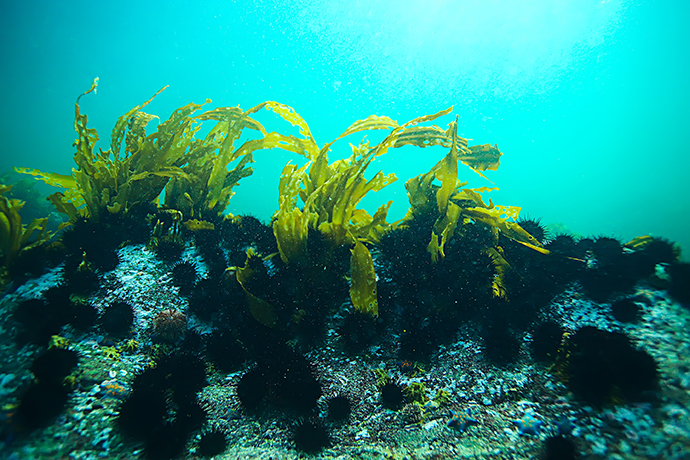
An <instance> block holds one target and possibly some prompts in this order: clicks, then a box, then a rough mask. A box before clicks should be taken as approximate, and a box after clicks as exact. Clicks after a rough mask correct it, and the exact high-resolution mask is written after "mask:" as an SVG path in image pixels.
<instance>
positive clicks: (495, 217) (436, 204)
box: [399, 117, 549, 297]
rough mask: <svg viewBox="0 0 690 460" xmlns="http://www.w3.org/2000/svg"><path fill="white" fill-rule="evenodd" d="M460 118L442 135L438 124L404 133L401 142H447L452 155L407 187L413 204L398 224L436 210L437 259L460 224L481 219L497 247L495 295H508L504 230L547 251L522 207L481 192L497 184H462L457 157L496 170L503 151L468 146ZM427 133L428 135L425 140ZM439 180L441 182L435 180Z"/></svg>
mask: <svg viewBox="0 0 690 460" xmlns="http://www.w3.org/2000/svg"><path fill="white" fill-rule="evenodd" d="M457 123H458V118H457V117H456V119H455V121H453V122H451V123H450V124H449V128H448V130H446V131H445V132H443V134H441V131H440V130H439V129H433V130H419V129H418V130H416V132H415V133H414V134H415V135H416V137H415V136H411V137H409V138H404V139H403V140H402V143H404V144H406V145H407V144H412V145H417V146H421V147H426V146H428V145H444V146H446V145H448V144H449V145H448V146H449V147H450V150H449V151H448V154H447V155H446V156H445V157H444V158H442V159H441V160H440V161H439V162H438V163H436V165H434V166H433V167H432V168H431V169H430V170H429V172H427V173H426V174H421V175H419V176H416V177H413V178H411V179H410V180H408V181H407V183H406V184H405V188H406V190H407V194H408V198H409V201H410V209H409V210H408V213H407V215H406V216H405V217H404V218H403V219H402V221H401V222H400V223H399V225H401V226H404V225H406V224H407V223H408V222H409V221H410V220H411V219H414V217H415V216H416V215H422V214H426V213H432V214H433V213H435V214H436V215H437V218H436V221H435V223H434V226H433V229H432V231H431V239H430V241H429V244H428V246H427V251H428V252H429V254H430V257H431V259H432V261H433V262H438V260H439V259H441V258H443V257H445V253H444V248H445V245H446V243H447V242H448V241H449V240H450V239H451V238H452V237H453V235H454V234H455V232H456V229H457V227H458V225H465V224H469V223H476V222H480V223H483V224H485V225H487V226H488V227H489V228H491V229H492V232H493V244H494V246H493V247H488V248H485V252H486V253H487V255H488V256H489V257H490V258H491V260H492V261H493V264H494V268H495V269H496V277H495V279H494V283H493V292H494V295H495V296H496V297H505V295H506V290H505V288H504V287H503V274H504V273H505V271H506V269H507V268H508V267H509V265H508V263H507V261H506V260H505V258H504V257H503V252H502V249H501V248H500V247H499V246H498V236H499V234H502V235H504V236H505V237H507V238H510V239H511V240H514V241H516V242H518V243H520V244H522V245H525V246H527V247H529V248H531V249H534V250H535V251H538V252H541V253H543V254H548V253H549V251H548V250H546V249H544V248H543V247H542V245H541V243H539V242H538V241H537V240H536V239H535V238H534V237H533V236H532V235H530V234H529V233H528V232H526V231H525V230H524V229H523V228H522V227H520V225H519V224H517V222H516V220H517V219H518V216H519V213H520V208H519V207H516V206H497V205H494V204H493V202H492V201H491V200H489V203H488V204H486V203H485V202H484V200H483V198H482V195H481V194H482V193H484V192H489V191H491V190H497V189H496V188H487V187H481V188H463V187H465V186H466V185H467V182H461V181H459V180H458V162H462V163H464V164H466V165H467V166H469V167H470V168H471V169H472V170H473V171H475V172H477V173H479V174H481V172H480V171H484V170H487V169H491V170H493V169H496V168H497V167H498V165H499V158H500V156H501V152H500V150H499V149H498V147H497V146H492V145H489V144H485V145H479V146H470V147H468V144H467V140H466V139H463V138H461V137H459V136H458V135H457V127H458V125H457ZM423 136H428V137H429V142H428V143H426V142H424V140H423V139H422V137H423ZM435 181H438V182H440V184H441V185H440V186H439V185H436V184H435V183H434V182H435Z"/></svg>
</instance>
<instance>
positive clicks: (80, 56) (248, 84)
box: [0, 0, 690, 259]
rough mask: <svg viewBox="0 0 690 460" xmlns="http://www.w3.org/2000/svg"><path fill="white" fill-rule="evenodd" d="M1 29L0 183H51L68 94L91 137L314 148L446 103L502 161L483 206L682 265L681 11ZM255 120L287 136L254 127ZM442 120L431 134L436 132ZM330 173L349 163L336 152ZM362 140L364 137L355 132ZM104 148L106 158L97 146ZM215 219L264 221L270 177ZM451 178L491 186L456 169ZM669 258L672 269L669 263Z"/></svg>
mask: <svg viewBox="0 0 690 460" xmlns="http://www.w3.org/2000/svg"><path fill="white" fill-rule="evenodd" d="M1 8H2V11H1V13H0V37H1V38H2V41H1V43H2V46H1V47H0V49H1V53H2V55H1V56H0V59H1V62H2V67H1V68H2V70H1V71H0V91H1V94H2V101H3V104H4V107H3V110H2V114H1V115H0V117H1V118H0V136H1V138H2V144H1V147H0V148H1V150H0V172H2V171H6V170H7V169H9V168H11V167H12V166H27V167H32V168H38V169H41V170H47V171H57V172H61V173H68V172H69V170H70V168H71V167H72V164H73V163H72V153H73V150H72V147H71V145H72V142H73V140H74V137H75V135H74V132H73V125H72V124H73V117H74V105H73V104H74V100H75V98H76V96H77V95H78V94H79V93H81V92H83V91H85V90H86V89H88V87H89V85H90V83H91V81H92V80H93V78H94V77H96V76H98V77H99V78H100V86H99V88H98V94H96V95H93V94H91V95H89V96H87V97H85V98H83V99H82V102H83V103H82V109H83V111H84V112H86V113H87V114H88V115H89V121H90V124H91V126H93V127H95V128H97V129H98V131H99V132H100V134H101V138H102V139H107V138H108V136H109V132H110V129H111V128H112V126H113V124H114V122H115V121H116V119H117V117H118V116H120V115H121V114H123V113H125V112H126V111H127V110H129V109H130V108H131V107H133V106H135V105H137V104H139V103H141V102H143V101H145V100H146V99H148V98H149V97H150V96H151V95H152V94H154V93H155V92H156V91H157V90H158V89H159V88H161V87H162V86H164V85H170V88H168V89H167V90H166V91H165V92H164V93H162V94H161V95H160V96H158V97H157V98H156V100H155V101H154V102H153V103H152V104H151V105H150V106H148V107H147V109H146V110H147V111H148V112H149V113H154V114H157V115H159V116H160V117H161V118H162V119H166V118H167V117H168V116H169V114H170V113H171V111H172V110H174V109H175V108H177V107H179V106H182V105H185V104H187V103H189V102H197V103H201V102H203V101H204V100H205V99H206V98H210V99H212V100H213V102H212V104H209V107H213V106H227V105H237V104H240V106H241V107H242V108H244V109H247V108H249V107H252V106H254V105H256V104H258V103H260V102H263V101H265V100H276V101H279V102H281V103H284V104H287V105H290V106H292V107H294V108H295V109H296V110H297V112H298V113H300V114H301V115H302V116H303V117H304V118H305V119H306V121H307V122H308V123H309V125H310V127H311V129H312V132H313V134H314V137H315V138H316V140H317V143H319V144H320V145H322V144H323V143H325V142H328V141H330V140H332V139H333V138H335V137H337V136H338V135H339V134H340V133H341V132H342V131H344V130H345V129H346V128H347V127H348V126H349V125H350V124H351V123H352V122H354V121H355V120H357V119H361V118H365V117H367V116H368V115H370V114H377V115H387V116H389V117H391V118H393V119H395V120H397V121H398V122H400V123H402V122H405V121H407V120H409V119H412V118H414V117H417V116H420V115H424V114H429V113H434V112H436V111H438V110H441V109H444V108H446V107H448V106H450V105H453V106H454V114H458V115H459V117H460V124H459V125H460V134H461V135H462V136H465V137H468V138H471V139H473V140H472V141H471V144H475V143H476V144H479V143H489V142H490V143H497V144H498V146H499V147H500V149H501V150H502V151H503V152H504V156H503V158H502V165H501V167H500V168H499V170H498V171H495V172H489V173H488V174H487V176H488V177H489V179H491V180H492V181H493V182H494V183H495V184H496V185H497V186H498V187H500V189H501V190H500V191H497V192H492V195H491V196H492V198H493V201H494V202H495V203H497V204H506V205H517V206H522V207H523V213H526V214H529V215H530V216H532V217H541V218H543V221H544V222H545V223H553V224H561V225H563V226H564V227H565V228H566V229H567V230H569V231H571V232H576V233H578V234H583V235H591V234H595V235H598V234H608V235H614V236H617V237H619V238H621V239H625V240H627V239H630V238H632V237H634V236H637V235H641V234H652V235H656V236H665V237H667V238H670V239H673V240H675V241H678V242H680V243H681V245H682V246H683V247H684V248H685V251H686V253H687V252H690V234H689V232H688V231H687V228H688V226H689V225H690V199H688V197H687V195H688V186H687V181H688V179H689V177H688V171H689V166H690V155H689V154H690V149H689V148H688V145H689V144H690V142H689V141H690V130H688V129H687V126H688V112H687V108H688V107H689V106H690V91H689V89H688V82H690V59H688V57H689V56H688V44H689V43H690V29H688V27H687V24H688V20H690V4H689V3H687V2H684V1H659V0H654V1H625V0H620V1H588V0H561V1H553V0H533V1H530V2H523V1H486V0H482V1H480V0H476V1H462V2H461V1H432V0H427V1H424V2H421V1H418V2H413V1H400V0H397V1H367V2H335V1H331V2H329V1H315V0H303V1H299V0H292V1H284V2H280V4H279V5H278V2H269V1H247V2H241V3H240V2H227V1H223V2H206V1H198V2H194V3H187V2H175V1H171V2H148V3H145V2H129V1H126V2H117V4H115V2H111V3H110V4H102V3H100V2H77V1H73V2H39V1H25V2H13V3H5V4H3V6H2V7H1ZM257 118H258V119H259V120H260V121H261V122H262V123H264V124H265V126H266V127H267V128H268V129H269V130H271V129H276V130H279V131H281V132H293V131H294V128H291V127H289V125H287V123H285V122H283V121H282V120H277V118H276V117H275V115H273V114H271V113H268V112H266V113H262V114H261V115H259V116H257ZM452 119H453V118H452V117H451V116H447V117H445V118H444V119H441V120H438V124H439V125H441V126H443V127H445V125H446V124H447V123H448V122H450V121H451V120H452ZM360 138H361V137H358V136H356V135H355V136H353V137H352V138H350V139H347V140H344V141H340V142H339V143H338V144H336V145H335V148H334V152H333V153H332V155H331V157H337V156H345V155H347V154H348V153H349V147H348V145H347V142H348V141H349V142H353V143H358V142H359V139H360ZM368 138H369V139H372V140H375V139H378V138H379V137H377V135H376V134H375V133H374V134H370V135H369V136H368ZM101 147H102V148H103V149H107V147H108V146H107V143H106V142H104V143H103V145H101ZM444 154H445V152H444V150H443V149H440V148H438V149H426V150H421V149H414V148H405V149H401V150H397V151H395V150H394V151H391V152H389V153H388V154H386V155H385V156H384V157H382V158H380V160H379V162H378V164H375V165H373V167H372V168H370V171H371V173H373V172H375V171H376V170H378V169H383V170H384V172H386V173H390V172H394V173H395V174H396V175H397V176H398V177H399V178H400V180H399V181H398V182H397V183H395V184H393V185H392V186H390V187H389V188H388V189H386V190H384V191H383V192H380V193H379V194H374V195H373V196H368V197H367V199H366V201H365V204H366V205H367V207H368V208H369V209H370V210H372V209H375V208H376V207H377V206H378V205H380V204H381V203H384V202H386V201H388V200H389V199H393V200H395V204H394V206H393V208H392V210H391V214H390V219H389V220H395V219H397V218H400V217H402V215H403V214H404V212H405V210H406V209H407V198H406V195H405V191H404V187H403V184H404V182H405V180H407V179H408V178H410V177H412V176H415V175H417V174H421V173H423V172H426V171H428V169H429V167H430V166H431V165H433V164H434V163H435V162H436V161H438V160H439V159H440V158H441V157H442V156H443V155H444ZM255 159H256V164H255V165H254V169H255V173H254V175H253V176H252V177H249V178H246V179H244V180H243V181H242V183H241V186H240V187H238V188H237V189H236V192H237V195H236V196H235V197H234V198H233V201H232V202H231V206H230V209H229V211H230V212H233V213H247V212H248V213H252V214H254V215H256V216H258V217H261V218H264V219H267V218H268V217H269V216H270V215H271V213H272V212H273V211H274V210H275V209H276V208H277V184H278V176H279V174H280V170H281V169H282V167H283V165H284V164H285V163H286V162H287V161H288V160H292V161H302V159H300V158H295V157H294V156H293V155H290V154H287V153H283V152H279V151H275V150H274V151H263V152H257V154H256V155H255ZM460 178H463V179H464V178H466V179H469V180H471V184H472V185H475V184H476V185H491V184H490V183H488V182H486V181H483V180H482V179H480V178H478V176H476V175H474V173H472V172H471V171H470V170H461V172H460ZM685 258H686V259H687V258H688V257H687V254H686V255H685Z"/></svg>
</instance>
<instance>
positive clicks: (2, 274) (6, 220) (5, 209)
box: [0, 184, 53, 287]
mask: <svg viewBox="0 0 690 460" xmlns="http://www.w3.org/2000/svg"><path fill="white" fill-rule="evenodd" d="M11 189H12V186H8V185H4V184H0V260H1V261H2V265H0V287H2V286H4V284H5V283H6V282H7V281H8V277H9V275H10V272H11V270H12V266H13V265H14V263H15V262H16V260H17V259H18V258H19V256H20V254H21V253H22V252H23V251H27V250H29V249H32V248H35V247H38V246H41V245H43V244H44V243H47V242H48V241H50V239H51V238H52V236H53V234H52V233H51V232H49V231H48V230H47V226H48V218H47V217H43V218H37V219H33V220H32V221H31V223H30V224H29V225H24V224H23V223H22V218H21V216H20V215H19V210H20V209H21V208H22V206H24V202H23V201H21V200H18V199H14V198H8V197H6V196H5V194H6V193H8V192H9V191H10V190H11Z"/></svg>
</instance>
